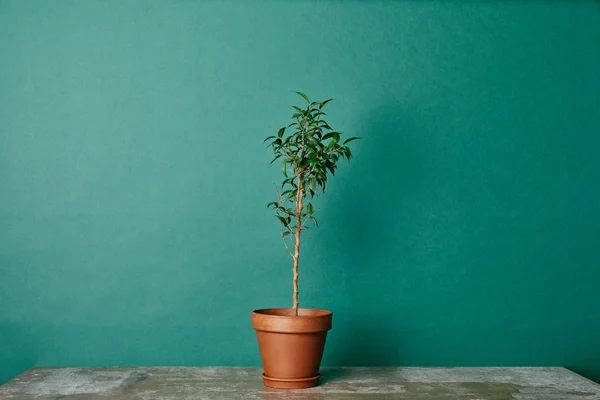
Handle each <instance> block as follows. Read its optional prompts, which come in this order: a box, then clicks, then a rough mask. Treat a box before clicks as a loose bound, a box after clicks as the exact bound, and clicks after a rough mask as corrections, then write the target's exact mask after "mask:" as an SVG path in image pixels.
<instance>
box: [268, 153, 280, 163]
mask: <svg viewBox="0 0 600 400" xmlns="http://www.w3.org/2000/svg"><path fill="white" fill-rule="evenodd" d="M282 155H283V154H279V155H278V156H277V157H275V158H274V159H272V160H271V162H270V163H269V165H271V164H273V163H274V162H275V160H277V159H278V158H279V157H281V156H282Z"/></svg>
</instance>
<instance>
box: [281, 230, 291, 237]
mask: <svg viewBox="0 0 600 400" xmlns="http://www.w3.org/2000/svg"><path fill="white" fill-rule="evenodd" d="M291 233H292V232H290V231H287V232H283V236H282V237H286V236H287V235H291Z"/></svg>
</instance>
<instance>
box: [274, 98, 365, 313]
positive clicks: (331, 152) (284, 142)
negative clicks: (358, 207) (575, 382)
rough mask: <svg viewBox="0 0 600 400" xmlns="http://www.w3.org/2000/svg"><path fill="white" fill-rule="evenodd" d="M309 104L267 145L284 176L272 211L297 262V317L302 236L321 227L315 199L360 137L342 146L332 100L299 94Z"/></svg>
mask: <svg viewBox="0 0 600 400" xmlns="http://www.w3.org/2000/svg"><path fill="white" fill-rule="evenodd" d="M296 93H297V94H298V95H299V96H301V97H302V98H303V99H304V100H305V101H306V104H305V105H304V107H297V106H292V107H293V108H294V114H293V115H292V120H293V121H294V122H292V123H291V124H289V125H288V126H287V127H283V128H281V129H279V131H278V132H277V135H276V136H269V137H268V138H266V139H265V142H269V146H270V147H272V148H273V152H274V153H275V158H274V159H273V161H271V164H272V163H273V162H274V161H276V160H278V159H280V160H281V163H282V173H283V176H284V179H283V183H282V184H281V190H278V191H277V195H278V200H277V201H273V202H270V203H269V204H268V205H267V207H272V208H273V209H274V210H275V215H276V216H277V218H278V219H279V222H280V223H281V238H282V240H283V244H284V245H285V248H286V249H287V251H288V253H289V254H290V256H291V258H292V260H293V285H294V294H293V310H294V314H295V315H296V316H297V315H298V276H299V275H298V265H299V262H300V237H301V235H302V231H303V230H305V229H308V227H309V224H310V223H314V224H315V225H317V226H318V222H317V219H316V218H315V213H316V211H317V209H316V208H315V207H314V206H313V199H314V197H315V195H316V194H317V192H318V190H319V188H320V189H321V190H322V191H323V192H325V190H326V189H327V178H328V174H329V173H331V175H334V174H335V170H336V168H337V166H338V161H339V160H340V159H342V158H346V159H348V160H350V158H351V157H352V152H351V151H350V147H349V146H348V143H349V142H351V141H353V140H356V139H359V138H358V137H351V138H348V139H346V140H344V141H343V142H342V134H341V133H340V132H336V131H334V130H333V129H332V128H331V127H330V126H329V124H328V123H327V121H325V117H326V114H325V111H324V108H325V106H326V105H327V103H329V102H330V101H331V100H332V99H329V100H325V101H313V102H311V101H310V100H309V99H308V97H307V96H306V95H305V94H304V93H300V92H296Z"/></svg>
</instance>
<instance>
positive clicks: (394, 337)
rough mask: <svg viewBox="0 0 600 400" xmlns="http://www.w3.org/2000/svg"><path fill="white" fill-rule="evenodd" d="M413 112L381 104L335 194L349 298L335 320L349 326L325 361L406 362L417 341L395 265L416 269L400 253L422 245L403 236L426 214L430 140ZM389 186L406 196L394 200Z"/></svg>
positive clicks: (338, 268)
mask: <svg viewBox="0 0 600 400" xmlns="http://www.w3.org/2000/svg"><path fill="white" fill-rule="evenodd" d="M409 111H410V110H406V109H405V107H402V106H401V105H394V104H391V105H385V106H382V107H378V108H375V109H373V110H371V111H370V112H369V113H368V114H367V116H366V120H365V121H366V122H365V124H364V125H363V127H362V128H360V129H359V130H357V132H353V135H354V134H356V135H357V136H361V137H363V138H364V140H362V141H360V142H354V143H357V145H356V148H357V151H356V162H352V163H351V164H352V168H351V169H350V172H349V174H348V176H347V177H345V179H346V182H343V184H342V185H341V187H340V189H339V190H337V191H336V193H337V194H336V195H335V198H334V199H332V200H333V204H335V205H336V207H335V208H334V210H332V211H333V212H335V213H336V214H337V215H336V217H337V218H335V221H336V224H335V226H334V227H333V230H334V232H333V233H334V235H335V237H336V238H338V240H339V242H338V246H339V248H340V249H342V251H339V252H335V255H334V256H335V258H336V259H335V260H333V259H332V260H331V262H330V263H329V264H330V265H332V267H333V269H334V270H332V271H331V273H332V274H333V275H334V276H338V277H341V284H340V288H339V291H340V292H341V293H342V294H343V298H344V299H347V300H346V301H345V302H344V303H343V307H341V308H340V309H337V310H335V311H336V316H335V320H336V321H335V325H336V326H337V327H340V326H343V330H340V331H337V330H335V329H334V331H332V332H331V341H330V343H329V344H328V346H329V345H331V348H330V350H328V353H327V354H326V358H325V360H326V364H325V365H329V366H343V367H347V366H398V365H401V362H402V354H403V349H402V346H403V343H405V340H406V341H408V340H409V339H410V338H405V339H402V338H403V337H404V335H405V334H406V332H407V331H406V330H405V329H404V327H403V326H401V324H400V323H399V321H398V317H397V315H398V314H399V313H402V307H398V303H397V302H396V301H391V299H393V298H395V297H397V296H396V295H393V294H394V293H397V292H398V291H399V290H402V287H401V286H400V285H399V284H398V282H395V281H394V279H395V277H396V276H397V273H396V272H394V271H393V270H390V267H391V268H400V267H402V268H403V269H405V270H410V269H411V268H415V265H412V263H408V262H407V261H406V260H405V259H399V258H398V257H395V256H394V255H395V254H402V255H403V256H404V257H406V258H407V259H410V257H411V256H412V254H411V252H414V247H412V246H411V244H410V242H409V241H407V240H400V241H399V238H411V237H414V236H415V234H414V229H415V228H414V226H413V225H412V224H411V219H412V218H414V215H418V213H419V212H422V208H421V202H420V200H419V197H420V196H421V195H422V192H423V187H422V185H423V183H424V181H425V177H424V176H423V173H424V171H423V170H422V168H421V162H420V160H422V158H423V155H422V154H421V153H422V152H423V150H424V149H423V147H422V146H423V138H422V137H421V136H420V133H421V132H420V131H419V129H417V127H416V126H415V125H414V124H413V123H412V122H413V121H411V119H410V117H409V116H410V114H411V113H410V112H409ZM359 146H360V147H359ZM352 161H354V160H352ZM386 188H393V190H392V192H394V193H397V194H398V193H399V194H400V195H396V197H394V198H390V197H389V196H390V194H389V193H390V191H389V190H386ZM349 215H351V216H352V218H347V216H349ZM328 261H329V260H328ZM348 266H351V267H350V268H349V267H348ZM408 272H409V273H408V275H410V271H408ZM390 278H391V279H390ZM382 293H386V295H385V296H382ZM358 294H359V295H358ZM407 295H408V294H407ZM349 374H356V370H354V371H352V370H350V369H344V368H323V373H322V382H324V383H328V382H334V381H338V380H342V379H344V378H349Z"/></svg>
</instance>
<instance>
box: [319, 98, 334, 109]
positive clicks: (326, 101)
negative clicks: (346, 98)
mask: <svg viewBox="0 0 600 400" xmlns="http://www.w3.org/2000/svg"><path fill="white" fill-rule="evenodd" d="M331 100H333V99H327V100H325V101H324V102H323V103H321V105H320V106H319V110H320V109H322V108H323V107H325V104H327V103H329V102H330V101H331Z"/></svg>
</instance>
